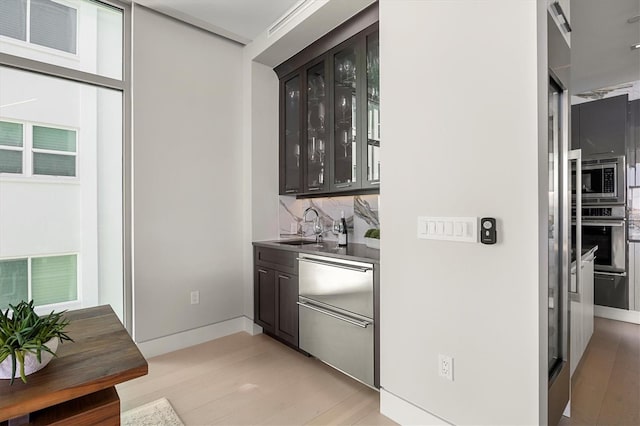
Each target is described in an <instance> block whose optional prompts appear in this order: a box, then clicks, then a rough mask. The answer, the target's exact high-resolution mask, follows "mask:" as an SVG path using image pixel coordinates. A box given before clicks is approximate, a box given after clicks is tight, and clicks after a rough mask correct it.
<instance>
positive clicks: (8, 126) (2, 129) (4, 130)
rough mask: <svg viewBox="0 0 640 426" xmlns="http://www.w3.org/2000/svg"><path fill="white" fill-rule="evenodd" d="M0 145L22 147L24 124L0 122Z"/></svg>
mask: <svg viewBox="0 0 640 426" xmlns="http://www.w3.org/2000/svg"><path fill="white" fill-rule="evenodd" d="M0 13H2V12H0ZM0 145H5V146H22V145H23V142H22V124H20V123H11V122H9V121H0Z"/></svg>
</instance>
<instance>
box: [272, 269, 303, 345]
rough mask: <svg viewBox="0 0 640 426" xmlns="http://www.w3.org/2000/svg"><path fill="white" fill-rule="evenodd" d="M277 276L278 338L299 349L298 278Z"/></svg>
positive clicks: (283, 275)
mask: <svg viewBox="0 0 640 426" xmlns="http://www.w3.org/2000/svg"><path fill="white" fill-rule="evenodd" d="M276 274H277V275H276V283H277V285H276V336H278V337H279V338H281V339H282V340H286V341H287V342H289V343H291V344H292V345H294V346H296V347H297V346H298V304H297V302H298V277H297V276H295V275H287V274H283V273H279V272H276Z"/></svg>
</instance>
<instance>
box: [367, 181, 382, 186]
mask: <svg viewBox="0 0 640 426" xmlns="http://www.w3.org/2000/svg"><path fill="white" fill-rule="evenodd" d="M369 185H380V181H379V180H377V181H375V182H369Z"/></svg>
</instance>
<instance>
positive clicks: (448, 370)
mask: <svg viewBox="0 0 640 426" xmlns="http://www.w3.org/2000/svg"><path fill="white" fill-rule="evenodd" d="M438 375H439V376H440V377H444V378H445V379H447V380H451V381H453V358H452V357H450V356H449V355H442V354H439V355H438Z"/></svg>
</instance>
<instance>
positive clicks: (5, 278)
mask: <svg viewBox="0 0 640 426" xmlns="http://www.w3.org/2000/svg"><path fill="white" fill-rule="evenodd" d="M27 280H28V274H27V259H15V260H0V309H7V308H8V307H9V304H11V305H16V304H18V303H20V301H22V300H27V298H28V297H29V293H28V292H29V291H28V284H27Z"/></svg>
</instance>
